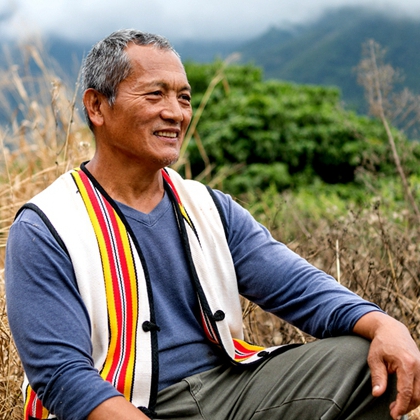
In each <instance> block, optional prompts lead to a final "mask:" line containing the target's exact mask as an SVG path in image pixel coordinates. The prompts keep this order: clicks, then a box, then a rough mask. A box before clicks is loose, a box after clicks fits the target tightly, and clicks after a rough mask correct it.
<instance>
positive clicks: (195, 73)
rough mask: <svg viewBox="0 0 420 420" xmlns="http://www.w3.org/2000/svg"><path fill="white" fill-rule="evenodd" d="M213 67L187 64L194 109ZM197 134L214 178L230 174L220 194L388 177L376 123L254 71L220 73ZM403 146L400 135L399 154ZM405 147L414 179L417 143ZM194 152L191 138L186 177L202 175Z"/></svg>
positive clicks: (318, 93) (332, 94) (321, 90)
mask: <svg viewBox="0 0 420 420" xmlns="http://www.w3.org/2000/svg"><path fill="white" fill-rule="evenodd" d="M220 65H221V63H218V62H216V63H212V64H205V65H203V64H201V65H200V64H194V63H187V65H186V70H187V74H188V77H189V80H190V83H191V86H192V89H193V106H194V107H195V108H197V107H198V105H199V103H200V100H201V98H202V96H203V93H204V91H205V90H206V88H207V86H208V85H209V83H210V81H211V79H212V77H213V76H214V74H215V73H216V72H217V69H218V68H219V67H220ZM197 132H198V135H199V138H200V139H201V142H202V143H203V146H204V149H205V153H206V155H207V158H208V160H209V161H210V163H211V164H212V165H213V167H214V169H213V171H214V172H218V171H222V170H223V171H224V172H225V173H226V172H228V171H227V169H228V168H235V171H234V173H233V174H232V175H230V176H227V177H226V178H225V179H224V180H223V188H224V189H225V190H228V191H229V192H231V193H232V194H234V195H237V194H241V193H243V192H246V191H248V190H256V189H261V190H264V189H266V188H267V187H268V186H271V185H273V186H275V187H276V188H277V190H284V189H287V188H296V187H300V186H304V185H311V184H314V183H315V182H318V181H319V180H321V181H323V182H325V183H327V184H347V183H357V181H358V178H357V177H356V174H357V170H358V169H359V168H360V167H365V168H368V169H369V170H370V171H381V172H382V173H384V174H385V175H386V174H388V175H390V174H392V175H393V174H394V164H393V163H392V159H391V157H390V155H389V152H388V143H387V140H386V136H385V132H384V129H383V127H382V125H381V124H380V123H379V122H377V121H374V120H371V119H369V118H367V117H361V116H358V115H356V114H355V113H353V112H349V111H346V110H344V109H343V108H342V106H341V104H340V93H339V91H338V90H337V89H333V88H325V87H322V86H304V85H296V84H291V83H285V82H279V81H273V80H272V81H263V79H262V73H261V70H260V69H258V68H256V67H254V66H252V65H234V66H229V67H227V68H226V69H225V79H224V80H223V81H222V82H221V83H219V84H218V85H217V86H216V88H215V89H214V91H213V92H212V95H211V97H210V99H209V101H208V103H207V106H206V108H205V110H204V112H203V114H202V116H201V119H200V121H199V124H198V127H197ZM396 134H397V133H396ZM406 144H407V140H405V139H404V138H402V137H401V139H400V148H402V149H404V148H405V147H406ZM410 147H411V149H412V150H411V152H410V154H409V155H408V156H407V158H408V161H411V163H410V165H409V168H410V171H411V172H413V173H415V172H418V169H417V165H416V157H418V156H420V147H419V144H418V143H412V144H411V146H410ZM202 153H203V152H202V149H200V148H199V145H198V144H197V143H196V142H195V141H194V140H192V141H191V143H190V144H189V147H188V159H189V162H190V165H191V170H192V175H193V176H198V175H199V174H200V173H201V172H202V171H204V169H205V163H204V160H203V157H202ZM240 165H241V166H240ZM214 172H213V173H214Z"/></svg>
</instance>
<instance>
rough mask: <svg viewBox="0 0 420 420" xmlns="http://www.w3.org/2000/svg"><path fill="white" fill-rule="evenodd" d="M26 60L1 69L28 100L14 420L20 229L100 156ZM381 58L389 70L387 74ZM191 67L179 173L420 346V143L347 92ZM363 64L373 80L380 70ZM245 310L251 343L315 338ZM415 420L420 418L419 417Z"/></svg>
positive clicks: (21, 164)
mask: <svg viewBox="0 0 420 420" xmlns="http://www.w3.org/2000/svg"><path fill="white" fill-rule="evenodd" d="M24 55H25V60H26V61H25V62H28V63H31V65H32V66H33V67H35V68H37V71H36V72H35V73H34V74H33V75H32V76H31V74H29V73H28V72H27V71H26V70H27V69H26V68H24V67H22V68H19V67H16V66H12V67H10V68H7V69H6V70H5V71H4V72H3V73H1V74H0V82H1V83H0V86H1V89H2V93H4V91H5V90H6V91H7V92H8V94H9V95H12V96H13V98H14V101H15V103H16V104H18V109H13V106H12V107H11V113H10V115H11V117H10V119H9V120H10V124H7V125H0V139H1V141H2V154H1V155H0V156H1V158H0V165H1V168H2V170H1V172H0V173H1V174H2V175H1V179H0V214H1V217H0V232H1V234H0V264H1V266H0V269H1V271H0V273H1V278H0V285H1V288H0V290H1V294H0V297H1V300H0V303H1V306H0V307H1V308H2V312H1V316H0V320H1V324H0V325H1V328H0V378H1V380H0V419H2V420H6V419H7V420H18V419H20V418H21V409H22V406H21V401H22V397H21V394H20V382H21V379H22V367H21V365H20V362H19V358H18V355H17V353H16V349H15V348H14V346H13V341H12V340H11V335H10V331H9V328H8V324H7V317H6V310H5V299H4V288H3V285H4V278H3V274H4V252H5V245H6V240H7V233H8V229H9V227H10V224H11V223H12V221H13V217H14V214H15V213H16V211H17V210H18V208H19V207H20V206H21V205H22V204H23V203H24V202H26V201H27V200H28V199H29V198H30V197H32V196H33V195H34V194H36V193H37V192H38V191H40V190H42V189H43V188H45V187H46V186H47V185H48V184H49V183H51V182H52V181H53V180H54V179H55V178H56V177H57V176H59V175H60V174H61V173H63V172H64V171H66V170H68V169H70V168H72V167H74V166H76V165H78V164H79V163H80V162H81V161H83V160H86V159H89V157H90V156H91V155H92V150H93V140H92V136H91V134H90V132H89V130H88V129H87V128H86V125H85V123H84V122H83V120H82V119H81V117H80V113H79V111H78V106H79V105H78V103H77V102H76V99H75V98H76V95H75V92H74V91H75V89H74V88H73V87H70V88H68V87H67V86H66V85H65V83H63V81H62V80H61V79H60V78H58V77H57V75H56V73H55V72H53V71H52V70H51V68H50V67H48V66H46V65H45V60H44V58H43V57H41V56H40V54H39V52H38V50H37V49H35V48H33V46H27V48H26V49H25V50H24ZM379 64H380V65H379V68H378V69H377V70H378V71H382V70H383V69H384V68H385V69H386V68H387V67H386V66H385V67H384V66H382V65H381V63H379ZM186 67H187V71H188V74H189V78H190V80H191V84H192V86H193V91H194V92H195V94H194V102H193V106H194V108H195V119H194V121H193V122H192V124H191V127H190V131H189V133H188V135H187V139H186V141H185V148H183V150H182V156H181V159H180V161H179V163H178V164H177V165H175V167H176V168H177V169H178V170H179V171H181V172H182V173H184V175H185V176H186V177H191V178H195V179H198V180H201V181H202V182H205V183H207V184H208V185H210V186H213V187H217V188H223V189H224V190H225V191H228V192H230V193H231V194H233V195H234V197H235V198H236V199H237V200H238V201H240V202H241V203H242V204H243V205H244V206H245V207H246V208H248V209H249V211H250V212H251V213H252V214H253V215H254V216H255V217H256V218H257V220H259V221H260V222H261V223H263V224H264V225H266V226H267V227H268V228H269V229H270V230H271V231H272V233H273V236H274V237H275V238H276V239H278V240H281V241H282V242H284V243H286V244H287V245H288V246H290V247H291V248H292V249H293V250H295V251H296V252H298V253H299V254H301V255H302V256H303V257H305V258H307V259H308V260H309V261H310V262H312V263H313V264H315V265H316V266H318V267H319V268H321V269H323V270H325V271H327V272H328V273H331V274H332V275H334V276H335V277H336V278H337V281H339V282H340V283H342V284H344V285H345V286H347V287H349V288H350V289H352V290H354V291H355V292H357V293H359V294H360V295H361V296H363V297H364V298H366V299H369V300H372V301H374V302H375V303H377V304H378V305H380V306H381V307H382V308H383V309H384V310H386V311H388V312H389V313H390V314H391V315H393V316H395V317H396V318H397V319H399V320H401V321H402V322H404V323H405V324H406V325H407V327H408V328H409V329H410V331H411V333H412V335H413V337H414V338H415V340H416V342H417V343H418V344H420V301H419V295H420V258H419V253H420V245H419V244H420V240H419V238H420V223H419V218H418V212H417V211H416V205H417V204H416V203H418V202H419V193H420V192H419V188H420V174H419V172H420V168H419V165H418V164H417V162H418V158H419V145H418V143H417V142H409V141H408V140H407V139H406V138H405V137H404V135H402V134H401V133H400V132H399V131H397V130H396V129H395V128H391V129H390V130H389V132H388V131H387V130H386V129H385V127H384V124H383V121H378V120H376V119H375V118H367V117H359V116H357V115H356V114H354V113H352V112H349V111H345V110H344V109H343V108H342V106H341V105H340V103H341V101H340V95H339V92H338V91H337V90H336V89H331V88H325V87H320V86H312V87H308V86H301V85H295V84H289V83H284V82H274V81H264V80H263V78H262V73H261V70H260V69H258V68H256V67H253V66H252V65H245V66H241V65H230V66H226V63H221V62H216V63H213V64H209V65H198V64H193V63H189V64H188V65H187V66H186ZM363 68H364V69H365V70H366V71H365V73H364V75H365V76H366V77H368V76H370V75H371V72H370V71H371V70H372V69H371V67H369V65H367V66H364V67H363ZM366 77H365V79H364V80H367V79H366ZM374 80H375V79H374ZM379 80H380V81H381V83H382V82H383V80H384V79H383V78H380V79H379ZM381 86H383V84H382V85H381ZM373 90H374V89H373ZM387 98H389V96H387V95H385V92H384V96H383V98H382V99H383V101H382V102H381V104H379V103H378V101H377V100H376V99H375V97H373V98H372V101H371V105H372V109H373V111H374V110H375V109H377V108H378V107H379V106H380V105H383V104H384V103H385V102H386V100H387ZM386 103H388V104H389V105H390V106H391V102H390V101H389V102H386ZM375 106H376V108H375ZM18 115H20V117H19V118H17V116H18ZM374 115H376V116H380V115H379V114H378V113H375V112H374ZM390 136H391V138H392V139H393V140H394V145H395V148H396V153H397V155H398V156H399V158H400V162H399V164H400V166H402V167H403V172H404V173H403V175H404V177H405V179H406V181H407V184H404V182H402V178H401V175H400V174H399V172H398V165H397V164H396V161H395V153H394V151H393V147H392V146H391V145H392V142H390ZM408 192H409V193H410V194H411V196H412V198H413V199H414V206H413V203H412V202H411V201H410V200H409V198H408V195H409V194H408ZM243 307H244V324H245V326H246V334H247V338H248V339H249V340H250V341H252V342H255V343H259V344H262V345H272V344H281V343H285V342H306V341H310V340H313V338H312V337H309V336H307V335H306V334H304V333H303V332H302V331H299V330H298V329H296V328H294V327H292V326H290V325H288V324H285V323H284V322H282V321H281V320H278V319H275V318H274V317H272V316H270V315H267V314H265V313H263V312H262V311H261V310H259V309H258V308H256V307H255V306H254V305H252V304H250V303H249V302H247V301H245V300H244V301H243ZM410 418H411V419H416V420H419V419H420V415H419V411H418V410H417V412H413V413H411V415H410Z"/></svg>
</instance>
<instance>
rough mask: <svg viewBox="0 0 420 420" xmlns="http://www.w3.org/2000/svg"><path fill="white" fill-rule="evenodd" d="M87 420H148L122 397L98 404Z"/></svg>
mask: <svg viewBox="0 0 420 420" xmlns="http://www.w3.org/2000/svg"><path fill="white" fill-rule="evenodd" d="M88 420H150V419H149V417H147V416H146V415H145V414H143V413H142V412H141V411H140V410H139V409H138V408H136V407H135V406H134V405H133V404H131V403H130V402H129V401H127V400H126V399H125V398H124V397H113V398H110V399H108V400H105V401H104V402H103V403H101V404H99V405H98V406H97V407H96V408H95V409H93V410H92V412H91V413H90V414H89V416H88Z"/></svg>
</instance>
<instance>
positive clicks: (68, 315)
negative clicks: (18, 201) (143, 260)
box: [5, 209, 120, 420]
mask: <svg viewBox="0 0 420 420" xmlns="http://www.w3.org/2000/svg"><path fill="white" fill-rule="evenodd" d="M5 269H6V273H5V274H6V275H5V278H6V297H7V311H8V317H9V323H10V328H11V331H12V334H13V338H14V340H15V343H16V346H17V349H18V353H19V356H20V358H21V360H22V364H23V367H24V370H25V373H26V375H27V377H28V379H29V383H30V384H31V387H32V389H34V390H35V392H36V393H37V395H38V398H40V399H41V401H42V403H43V405H44V406H45V407H46V408H47V409H48V410H49V411H50V412H52V413H54V414H55V415H56V416H57V417H59V418H62V419H66V420H73V419H74V420H75V419H78V420H80V419H85V418H87V416H88V415H89V413H90V412H91V411H92V410H93V409H94V408H95V407H96V406H98V405H99V404H100V403H101V402H103V401H105V400H106V399H108V398H111V397H113V396H116V395H120V394H119V393H118V391H117V390H116V389H115V388H114V387H113V386H112V385H111V384H110V383H108V382H106V381H104V380H103V379H102V378H101V376H100V375H99V373H98V371H97V370H96V369H95V368H94V366H93V360H92V344H91V339H90V332H91V330H90V320H89V315H88V313H87V310H86V308H85V306H84V304H83V301H82V299H81V296H80V294H79V292H78V289H77V283H76V279H75V275H74V271H73V268H72V264H71V261H70V258H69V256H68V255H67V253H66V252H65V251H64V250H63V249H62V248H61V247H60V246H59V244H58V243H57V241H56V240H55V239H54V237H53V236H52V235H51V233H50V231H49V230H48V228H47V227H46V225H45V224H44V223H43V222H42V220H41V219H40V217H39V216H38V215H37V214H36V213H35V212H33V211H32V210H29V209H26V210H24V211H23V212H22V213H21V214H20V215H19V216H18V218H17V220H16V221H15V222H14V224H13V225H12V227H11V229H10V233H9V238H8V242H7V247H6V264H5Z"/></svg>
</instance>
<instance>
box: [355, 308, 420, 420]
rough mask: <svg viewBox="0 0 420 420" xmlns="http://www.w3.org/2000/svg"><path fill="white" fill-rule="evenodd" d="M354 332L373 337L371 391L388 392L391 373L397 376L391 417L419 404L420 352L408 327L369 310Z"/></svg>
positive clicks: (374, 392)
mask: <svg viewBox="0 0 420 420" xmlns="http://www.w3.org/2000/svg"><path fill="white" fill-rule="evenodd" d="M353 332H354V333H355V334H358V335H361V336H362V337H365V338H367V339H369V340H371V346H370V350H369V355H368V364H369V367H370V370H371V375H372V394H373V395H374V396H375V397H379V396H380V395H382V394H383V393H384V392H385V389H386V387H387V382H388V374H390V373H396V375H397V392H398V394H397V398H396V400H395V401H394V402H393V403H392V404H391V406H390V410H391V416H392V418H394V419H398V418H400V417H401V416H402V415H403V414H405V413H408V412H409V411H411V410H413V409H414V408H415V407H417V406H418V405H419V404H420V352H419V349H418V348H417V346H416V344H415V342H414V340H413V339H412V338H411V336H410V333H409V332H408V330H407V328H406V327H405V326H404V325H403V324H401V323H400V322H399V321H397V320H395V319H394V318H391V317H390V316H388V315H386V314H384V313H382V312H376V311H375V312H369V313H368V314H366V315H364V316H362V317H361V318H360V319H359V320H358V321H357V322H356V324H355V326H354V329H353Z"/></svg>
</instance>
